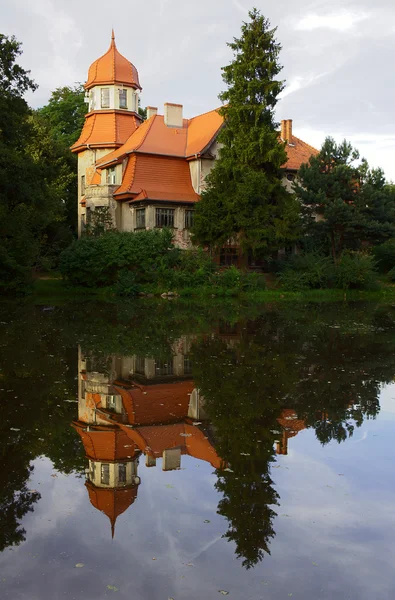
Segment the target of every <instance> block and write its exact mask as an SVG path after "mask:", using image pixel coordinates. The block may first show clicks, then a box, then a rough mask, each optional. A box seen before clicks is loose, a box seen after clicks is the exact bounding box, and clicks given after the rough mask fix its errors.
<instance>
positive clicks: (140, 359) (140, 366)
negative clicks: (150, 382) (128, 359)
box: [134, 356, 145, 375]
mask: <svg viewBox="0 0 395 600" xmlns="http://www.w3.org/2000/svg"><path fill="white" fill-rule="evenodd" d="M134 370H135V372H136V373H139V374H140V375H145V356H136V366H135V368H134Z"/></svg>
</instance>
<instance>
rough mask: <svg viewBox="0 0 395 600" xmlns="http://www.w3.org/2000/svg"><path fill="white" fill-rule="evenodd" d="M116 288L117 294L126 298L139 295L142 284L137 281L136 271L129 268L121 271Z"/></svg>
mask: <svg viewBox="0 0 395 600" xmlns="http://www.w3.org/2000/svg"><path fill="white" fill-rule="evenodd" d="M114 289H115V293H116V294H117V296H121V297H126V298H131V297H133V296H138V293H139V292H140V290H141V286H140V285H139V283H138V281H137V276H136V273H134V272H133V271H128V270H122V271H119V273H118V279H117V281H116V283H115V288H114Z"/></svg>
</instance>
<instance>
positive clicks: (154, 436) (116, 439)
mask: <svg viewBox="0 0 395 600" xmlns="http://www.w3.org/2000/svg"><path fill="white" fill-rule="evenodd" d="M189 345H190V341H189V340H188V339H187V338H181V339H180V340H179V341H178V342H177V343H176V344H175V345H174V347H173V354H172V355H171V356H169V357H168V358H160V359H159V358H157V359H155V358H146V357H138V356H131V357H123V356H116V355H113V356H111V357H103V356H100V357H85V356H84V355H83V354H82V353H81V350H79V357H78V360H79V365H78V367H79V369H78V370H79V385H78V392H79V403H78V420H77V421H74V422H73V426H74V428H75V429H76V430H77V431H78V433H79V435H80V437H81V439H82V442H83V444H84V448H85V453H86V457H87V459H88V461H89V467H88V468H87V469H86V476H87V482H86V486H87V489H88V492H89V498H90V501H91V503H92V505H93V506H95V508H97V509H99V510H101V511H102V512H104V513H105V514H106V515H107V516H108V517H109V519H110V521H111V527H112V531H113V533H114V526H115V521H116V518H117V517H118V516H119V515H120V514H122V513H123V512H124V511H125V510H126V509H127V508H128V507H129V506H130V505H131V504H132V503H133V502H134V501H135V499H136V497H137V488H138V485H139V483H140V478H139V477H138V474H137V465H138V457H139V455H140V454H141V453H144V454H145V456H146V466H147V467H154V466H156V462H157V459H161V460H162V468H163V470H164V471H170V470H174V469H179V468H180V467H181V458H182V456H183V455H189V456H192V457H194V458H197V459H199V460H203V461H206V462H208V463H210V464H211V465H212V466H213V467H214V468H219V467H220V466H221V460H220V458H219V457H218V455H217V453H216V451H215V449H214V447H213V445H212V443H211V442H210V430H209V427H205V426H204V425H203V424H202V423H201V421H203V420H204V411H203V409H202V407H201V404H202V399H200V398H199V395H198V393H197V391H196V389H195V385H194V382H193V380H192V379H191V365H190V361H189V358H188V350H189ZM198 419H199V420H198Z"/></svg>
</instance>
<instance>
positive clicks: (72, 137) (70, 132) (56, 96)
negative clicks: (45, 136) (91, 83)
mask: <svg viewBox="0 0 395 600" xmlns="http://www.w3.org/2000/svg"><path fill="white" fill-rule="evenodd" d="M38 112H39V113H40V115H41V116H42V117H43V118H44V119H45V120H46V121H47V122H48V123H49V125H50V127H51V131H52V133H53V136H54V137H55V138H56V139H58V140H60V141H61V142H62V144H63V145H64V147H65V149H67V150H69V149H70V146H72V145H73V144H74V142H76V141H77V140H78V138H79V136H80V133H81V129H82V127H83V125H84V120H85V114H86V112H87V109H86V104H85V100H84V88H83V86H82V85H81V84H78V85H75V86H74V87H73V86H64V87H60V88H57V89H56V90H54V91H53V92H52V94H51V97H50V99H49V101H48V104H46V105H45V106H43V107H42V108H40V109H39V111H38Z"/></svg>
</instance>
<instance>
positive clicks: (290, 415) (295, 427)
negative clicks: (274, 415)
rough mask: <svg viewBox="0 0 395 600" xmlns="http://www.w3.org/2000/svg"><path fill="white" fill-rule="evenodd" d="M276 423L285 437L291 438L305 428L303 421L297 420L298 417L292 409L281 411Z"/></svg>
mask: <svg viewBox="0 0 395 600" xmlns="http://www.w3.org/2000/svg"><path fill="white" fill-rule="evenodd" d="M277 422H278V423H279V424H280V425H281V427H282V428H283V429H285V431H286V432H287V437H293V436H294V435H296V434H297V433H299V431H302V430H303V429H305V428H306V425H305V422H304V421H303V419H298V415H297V414H296V412H295V411H294V410H293V409H292V408H285V409H284V410H282V411H281V415H280V417H279V418H278V419H277Z"/></svg>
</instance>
